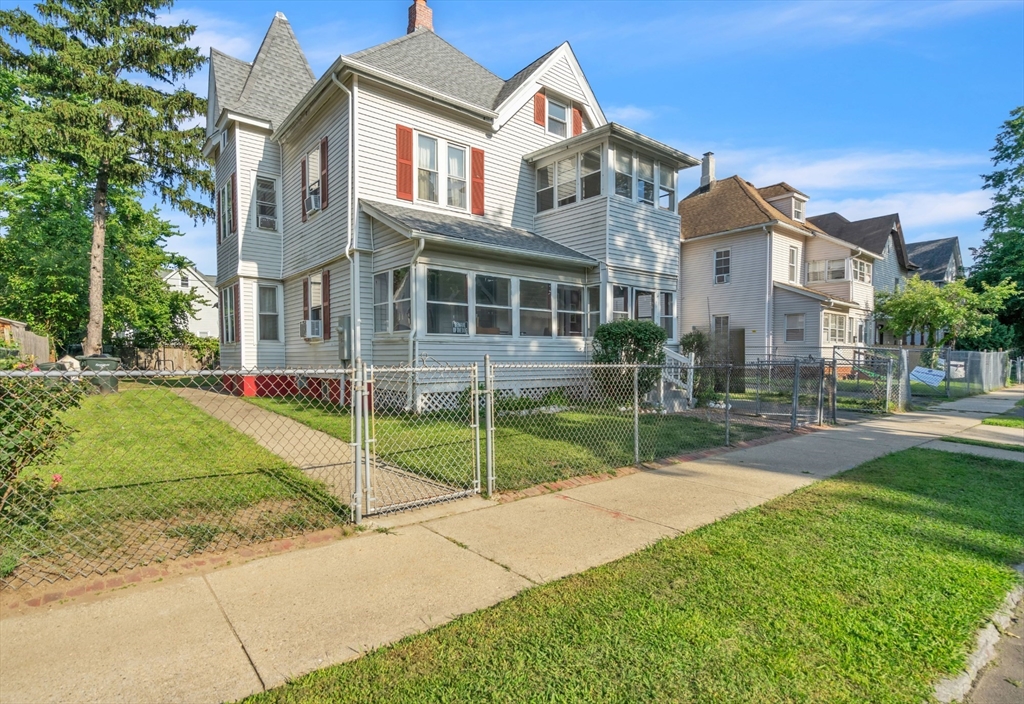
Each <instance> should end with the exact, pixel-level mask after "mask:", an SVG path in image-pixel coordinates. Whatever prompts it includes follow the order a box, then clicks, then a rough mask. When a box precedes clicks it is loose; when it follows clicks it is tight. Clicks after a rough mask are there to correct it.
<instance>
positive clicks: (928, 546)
mask: <svg viewBox="0 0 1024 704" xmlns="http://www.w3.org/2000/svg"><path fill="white" fill-rule="evenodd" d="M1022 561H1024V465H1022V464H1021V463H1018V462H1009V461H1000V460H992V459H989V458H983V457H965V456H962V455H952V454H950V453H944V452H938V451H931V450H922V449H913V450H907V451H905V452H901V453H896V454H893V455H889V456H886V457H883V458H880V459H877V460H874V461H872V462H868V463H866V464H864V465H861V466H860V467H858V468H856V469H853V470H851V471H849V472H846V473H844V474H842V475H839V476H837V477H835V478H833V479H830V480H827V481H823V482H819V483H817V484H815V485H812V486H810V487H808V488H806V489H803V490H801V491H797V492H795V493H793V494H790V495H788V496H785V497H781V498H778V499H776V500H773V501H770V502H768V503H766V504H764V505H762V506H760V507H757V508H753V509H750V510H747V511H744V512H742V513H740V514H736V515H734V516H732V517H730V518H728V519H726V520H723V521H720V522H718V523H714V524H711V525H709V526H705V527H703V528H701V529H699V530H697V531H694V532H692V533H689V534H686V535H684V536H680V537H677V538H672V539H666V540H663V541H661V542H659V543H657V544H656V545H654V546H652V547H650V548H648V549H645V550H642V551H640V552H638V553H635V554H633V555H631V556H629V557H626V558H624V559H621V560H618V561H616V562H613V563H610V564H608V565H605V566H603V567H599V568H595V569H591V570H588V571H586V572H584V573H581V574H578V575H574V576H571V577H567V578H565V579H562V580H559V581H557V582H553V583H551V584H547V585H543V586H540V587H536V588H533V589H530V590H528V591H525V592H523V593H521V594H520V595H518V596H516V597H514V598H512V599H510V600H508V601H505V602H503V603H501V604H498V605H497V606H495V607H492V608H489V609H486V610H483V611H480V612H477V613H474V614H471V615H468V616H465V617H462V618H459V619H457V620H455V621H453V622H452V623H450V624H447V625H445V626H442V627H440V628H437V629H434V630H433V631H430V632H428V633H425V634H422V635H418V636H412V637H409V638H406V639H405V640H403V641H401V642H399V643H397V644H395V645H393V646H390V647H386V648H382V649H380V650H377V651H374V652H372V653H370V654H368V655H367V656H365V657H363V658H361V659H359V660H356V661H353V662H350V663H346V664H343V665H338V666H334V667H329V668H326V669H323V670H320V671H317V672H314V673H312V674H309V675H307V676H305V677H302V678H299V679H297V680H296V681H294V682H291V683H289V684H287V685H285V686H282V687H280V688H278V689H274V690H271V691H269V692H265V693H263V694H259V695H256V696H254V697H252V698H251V699H250V700H249V701H250V702H252V703H253V704H268V703H270V702H325V703H326V702H347V701H352V702H355V701H358V702H421V701H502V702H504V701H510V702H513V701H515V702H518V701H545V702H548V701H678V702H697V701H729V702H734V701H737V702H792V701H803V702H855V701H856V702H863V701H871V702H908V703H910V702H913V703H914V704H917V703H918V702H921V701H924V700H929V699H930V698H931V693H932V687H933V686H934V683H935V682H936V681H937V680H938V679H940V678H942V677H944V676H948V675H950V674H953V673H955V672H957V671H958V670H959V669H960V668H961V667H962V666H963V664H964V662H965V658H966V655H967V653H968V652H969V651H970V650H971V649H972V648H973V647H974V633H975V631H976V629H977V628H978V627H980V626H981V625H982V624H983V623H984V622H985V621H986V619H987V617H988V616H989V615H990V614H991V613H992V611H994V609H995V608H996V607H997V606H998V604H999V603H1000V602H1001V601H1002V599H1003V598H1004V596H1005V594H1006V592H1007V591H1008V590H1009V589H1011V588H1012V587H1013V586H1014V584H1016V583H1017V582H1018V581H1019V577H1018V575H1017V574H1016V573H1015V572H1014V571H1013V569H1011V565H1013V564H1017V563H1020V562H1022Z"/></svg>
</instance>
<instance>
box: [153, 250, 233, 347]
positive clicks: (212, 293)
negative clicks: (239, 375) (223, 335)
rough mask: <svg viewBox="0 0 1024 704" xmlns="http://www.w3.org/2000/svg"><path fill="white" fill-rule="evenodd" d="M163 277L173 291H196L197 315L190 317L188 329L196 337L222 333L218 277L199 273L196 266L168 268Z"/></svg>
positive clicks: (214, 335)
mask: <svg viewBox="0 0 1024 704" xmlns="http://www.w3.org/2000/svg"><path fill="white" fill-rule="evenodd" d="M162 278H163V280H164V282H165V283H166V284H167V288H169V289H171V290H172V291H181V292H182V293H188V292H190V291H194V292H195V293H196V294H197V295H198V296H199V299H198V300H196V302H195V307H196V314H195V317H192V318H189V320H188V330H189V332H191V333H192V334H193V335H195V336H196V337H217V336H218V335H219V334H220V313H219V311H218V310H217V297H218V293H217V278H216V277H215V276H207V275H206V274H201V273H199V270H198V269H196V268H194V267H186V268H184V269H167V270H165V271H164V272H163V274H162Z"/></svg>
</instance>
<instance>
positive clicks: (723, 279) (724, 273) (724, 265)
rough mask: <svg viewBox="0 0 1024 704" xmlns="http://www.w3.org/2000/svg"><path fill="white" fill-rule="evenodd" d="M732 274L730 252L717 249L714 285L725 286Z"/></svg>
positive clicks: (729, 250)
mask: <svg viewBox="0 0 1024 704" xmlns="http://www.w3.org/2000/svg"><path fill="white" fill-rule="evenodd" d="M731 274H732V250H731V249H719V250H716V251H715V283H716V284H727V283H729V277H730V276H731Z"/></svg>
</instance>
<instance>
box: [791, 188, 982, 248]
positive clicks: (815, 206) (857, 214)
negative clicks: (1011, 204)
mask: <svg viewBox="0 0 1024 704" xmlns="http://www.w3.org/2000/svg"><path fill="white" fill-rule="evenodd" d="M989 198H990V194H988V193H986V192H985V191H981V190H976V191H964V192H961V193H948V192H947V193H925V192H903V193H889V194H886V195H883V196H879V197H877V198H844V199H842V200H814V199H812V200H811V201H810V203H809V204H808V207H809V208H810V210H812V211H813V212H814V213H828V212H832V211H835V212H838V213H842V214H843V216H845V217H846V218H848V219H850V220H860V219H863V218H870V217H876V216H878V215H884V214H886V213H899V215H900V222H901V223H902V224H903V228H904V230H905V231H907V232H913V231H920V230H921V228H925V227H928V228H934V227H942V226H943V225H952V224H956V223H962V224H964V225H966V226H967V229H975V230H976V229H979V228H980V226H981V218H980V217H979V216H978V212H979V211H982V210H984V209H986V208H988V207H989V205H990V200H989ZM972 220H974V221H975V222H974V223H971V222H970V221H972ZM913 239H920V238H919V237H914V238H913Z"/></svg>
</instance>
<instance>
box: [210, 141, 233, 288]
mask: <svg viewBox="0 0 1024 704" xmlns="http://www.w3.org/2000/svg"><path fill="white" fill-rule="evenodd" d="M237 134H238V130H237V128H235V127H231V128H230V129H229V130H228V138H227V145H226V146H225V147H224V149H223V150H218V153H217V165H216V172H215V175H216V192H217V193H219V192H220V189H221V188H222V187H223V186H224V184H226V183H230V182H231V174H233V173H235V172H236V171H237V168H238V166H237V161H236V157H237V154H238V150H237V148H236V146H235V139H236V138H237V137H236V136H237ZM216 203H217V200H216V196H214V206H216ZM213 232H214V235H213V236H214V241H216V237H217V234H216V233H217V227H216V223H215V224H214V230H213ZM237 275H238V236H237V234H231V233H227V234H226V236H225V237H224V238H222V239H221V241H220V242H219V243H218V244H217V284H218V285H223V284H224V283H227V282H228V281H230V280H231V278H232V277H234V276H237Z"/></svg>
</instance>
